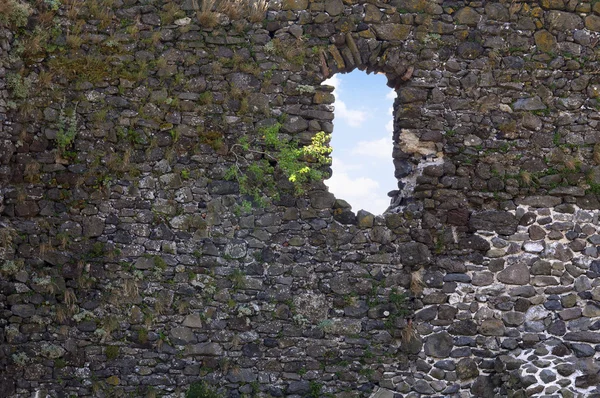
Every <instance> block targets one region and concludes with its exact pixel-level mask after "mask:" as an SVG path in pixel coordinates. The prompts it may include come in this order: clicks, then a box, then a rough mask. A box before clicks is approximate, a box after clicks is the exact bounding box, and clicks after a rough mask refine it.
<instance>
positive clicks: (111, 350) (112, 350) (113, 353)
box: [105, 345, 121, 361]
mask: <svg viewBox="0 0 600 398" xmlns="http://www.w3.org/2000/svg"><path fill="white" fill-rule="evenodd" d="M120 351H121V349H120V348H119V347H118V346H116V345H109V346H108V347H106V351H105V354H106V359H108V360H109V361H111V360H113V359H115V358H116V357H118V356H119V353H120Z"/></svg>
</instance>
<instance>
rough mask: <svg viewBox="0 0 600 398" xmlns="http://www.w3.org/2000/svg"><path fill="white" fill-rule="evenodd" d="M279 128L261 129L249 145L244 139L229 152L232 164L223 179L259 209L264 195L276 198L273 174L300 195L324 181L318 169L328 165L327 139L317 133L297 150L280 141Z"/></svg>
mask: <svg viewBox="0 0 600 398" xmlns="http://www.w3.org/2000/svg"><path fill="white" fill-rule="evenodd" d="M280 128H281V124H279V123H277V124H275V125H273V126H271V127H264V128H261V129H259V130H258V136H257V137H256V138H255V139H253V140H252V141H250V140H249V139H248V137H247V136H244V137H242V138H240V139H239V140H238V142H237V143H235V144H234V145H232V146H231V149H230V153H231V154H233V156H234V157H235V162H234V164H233V166H231V167H230V168H229V170H228V171H227V173H226V175H225V178H226V179H228V180H235V181H237V182H238V184H239V185H240V192H241V193H242V194H243V195H249V196H251V197H252V199H253V200H254V202H256V203H257V204H258V205H259V206H264V205H265V199H264V198H263V197H264V196H265V195H266V196H267V197H273V198H278V197H279V193H278V190H277V184H276V180H275V174H276V170H278V171H279V172H281V173H282V174H283V175H284V176H285V177H286V179H287V180H288V181H289V182H290V183H291V184H292V185H293V187H294V193H295V194H296V195H301V194H303V193H304V191H305V189H306V185H307V184H308V183H310V182H311V181H317V180H320V179H322V178H323V177H324V176H323V172H322V171H321V170H319V169H320V166H326V165H329V164H331V159H330V158H329V155H330V153H331V150H332V149H331V147H330V146H329V140H330V138H331V135H329V134H325V133H324V132H319V133H317V134H315V136H314V137H313V138H312V141H311V143H310V144H309V145H305V146H299V145H298V143H297V142H296V141H293V140H290V141H284V140H282V139H281V137H280V136H279V130H280ZM257 148H260V149H257Z"/></svg>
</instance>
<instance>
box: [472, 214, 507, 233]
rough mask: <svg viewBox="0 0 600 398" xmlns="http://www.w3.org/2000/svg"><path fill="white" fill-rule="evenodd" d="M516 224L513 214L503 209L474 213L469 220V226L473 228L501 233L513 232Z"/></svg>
mask: <svg viewBox="0 0 600 398" xmlns="http://www.w3.org/2000/svg"><path fill="white" fill-rule="evenodd" d="M517 224H518V221H517V219H516V217H515V216H514V215H512V214H511V213H508V212H503V211H485V212H481V213H474V214H472V215H471V218H470V220H469V227H470V228H471V229H473V230H483V231H495V232H498V233H499V234H503V235H511V234H513V233H515V231H516V230H517Z"/></svg>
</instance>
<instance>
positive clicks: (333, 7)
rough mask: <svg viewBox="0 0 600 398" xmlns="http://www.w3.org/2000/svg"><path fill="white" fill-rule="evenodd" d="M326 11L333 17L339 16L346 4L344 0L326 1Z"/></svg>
mask: <svg viewBox="0 0 600 398" xmlns="http://www.w3.org/2000/svg"><path fill="white" fill-rule="evenodd" d="M325 11H326V12H327V13H328V14H329V15H331V16H332V17H334V16H336V15H339V14H341V13H342V12H343V11H344V3H342V0H327V1H325Z"/></svg>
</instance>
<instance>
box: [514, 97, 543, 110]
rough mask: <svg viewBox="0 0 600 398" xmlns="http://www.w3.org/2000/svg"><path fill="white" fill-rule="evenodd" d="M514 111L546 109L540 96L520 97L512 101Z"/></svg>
mask: <svg viewBox="0 0 600 398" xmlns="http://www.w3.org/2000/svg"><path fill="white" fill-rule="evenodd" d="M512 107H513V109H514V110H515V111H537V110H542V109H546V105H545V104H544V103H543V102H542V100H541V99H540V97H530V98H521V99H518V100H517V101H515V102H514V103H513V106H512Z"/></svg>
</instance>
